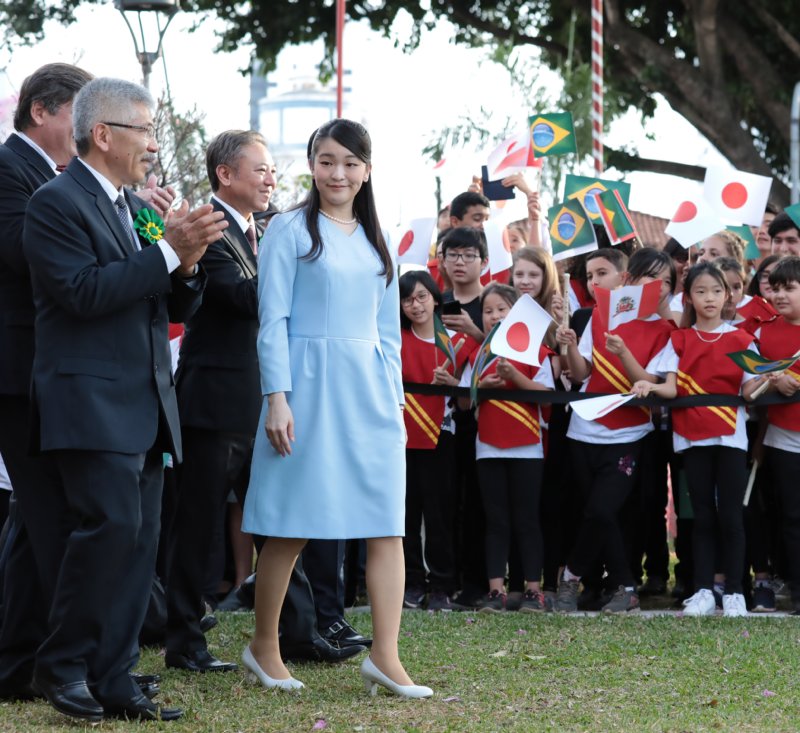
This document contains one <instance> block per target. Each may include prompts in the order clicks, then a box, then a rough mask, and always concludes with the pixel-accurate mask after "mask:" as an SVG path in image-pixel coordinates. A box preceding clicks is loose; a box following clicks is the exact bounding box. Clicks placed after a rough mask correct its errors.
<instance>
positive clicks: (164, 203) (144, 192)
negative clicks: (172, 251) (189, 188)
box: [136, 174, 177, 241]
mask: <svg viewBox="0 0 800 733" xmlns="http://www.w3.org/2000/svg"><path fill="white" fill-rule="evenodd" d="M136 195H137V196H138V197H139V198H140V199H142V201H146V202H147V203H148V204H149V205H150V206H152V207H153V208H154V209H155V210H156V211H157V212H158V215H159V216H160V217H161V218H162V219H163V218H164V217H165V216H166V215H167V212H168V211H169V207H170V206H172V202H173V201H175V197H176V196H177V194H176V193H175V189H174V188H173V187H172V186H167V187H166V188H161V186H159V185H158V179H157V178H156V177H155V175H153V174H151V175H150V178H148V179H147V183H146V184H145V186H144V188H142V189H140V190H138V191H137V192H136ZM167 241H169V240H167Z"/></svg>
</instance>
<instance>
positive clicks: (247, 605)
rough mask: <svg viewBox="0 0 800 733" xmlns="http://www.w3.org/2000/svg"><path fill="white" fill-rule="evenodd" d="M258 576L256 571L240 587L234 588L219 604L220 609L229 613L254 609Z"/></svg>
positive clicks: (218, 608)
mask: <svg viewBox="0 0 800 733" xmlns="http://www.w3.org/2000/svg"><path fill="white" fill-rule="evenodd" d="M255 595H256V576H255V573H253V575H251V576H250V577H249V578H247V580H245V581H244V583H242V584H241V585H240V586H239V587H238V588H234V589H233V590H232V591H231V592H230V593H228V595H227V596H225V598H224V599H223V600H222V602H221V603H220V604H219V605H218V606H217V610H218V611H228V612H229V613H243V612H246V611H252V610H253V607H254V606H255Z"/></svg>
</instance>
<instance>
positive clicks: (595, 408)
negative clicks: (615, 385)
mask: <svg viewBox="0 0 800 733" xmlns="http://www.w3.org/2000/svg"><path fill="white" fill-rule="evenodd" d="M633 397H634V396H633V395H632V394H609V395H603V396H602V397H589V398H588V399H585V400H575V401H574V402H571V403H570V407H571V408H572V411H573V412H574V413H575V414H577V415H578V416H579V417H582V418H583V419H584V420H587V421H591V420H597V418H598V417H604V416H606V415H608V414H609V413H610V412H614V410H616V409H617V408H618V407H622V406H623V405H624V404H625V403H626V402H629V401H630V400H632V399H633Z"/></svg>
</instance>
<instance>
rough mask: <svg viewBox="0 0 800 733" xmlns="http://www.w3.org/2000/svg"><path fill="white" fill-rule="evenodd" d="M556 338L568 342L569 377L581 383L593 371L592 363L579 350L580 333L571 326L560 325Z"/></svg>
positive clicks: (562, 342)
mask: <svg viewBox="0 0 800 733" xmlns="http://www.w3.org/2000/svg"><path fill="white" fill-rule="evenodd" d="M587 328H588V326H587ZM556 340H557V341H558V343H559V344H566V346H567V356H566V359H567V368H568V369H569V378H570V379H571V380H572V381H573V382H575V383H576V384H580V383H581V382H583V381H584V380H585V379H586V377H588V376H589V374H590V373H591V371H592V365H591V364H590V363H589V362H588V361H586V359H584V358H583V355H582V354H581V353H580V351H578V335H577V334H576V333H575V331H573V330H572V329H571V328H564V327H563V326H559V328H558V330H557V331H556Z"/></svg>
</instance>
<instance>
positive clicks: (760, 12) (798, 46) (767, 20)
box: [745, 0, 800, 59]
mask: <svg viewBox="0 0 800 733" xmlns="http://www.w3.org/2000/svg"><path fill="white" fill-rule="evenodd" d="M745 1H746V2H747V6H748V7H749V8H750V10H752V11H753V12H754V13H755V14H756V16H757V17H758V19H759V20H760V21H761V22H762V23H763V24H764V25H765V26H767V29H768V30H769V31H770V33H772V34H773V35H774V36H776V37H777V38H778V39H779V40H780V41H781V43H783V45H784V46H786V48H787V49H789V51H791V52H792V54H794V55H795V56H797V58H798V59H800V42H798V40H797V39H796V38H795V37H794V36H793V35H792V34H791V33H789V31H787V30H786V26H785V25H784V24H783V23H781V22H780V21H779V20H778V19H777V18H776V17H775V16H774V15H772V14H771V13H770V12H769V11H768V10H767V9H766V8H764V7H762V6H761V3H759V2H757V0H745Z"/></svg>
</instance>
